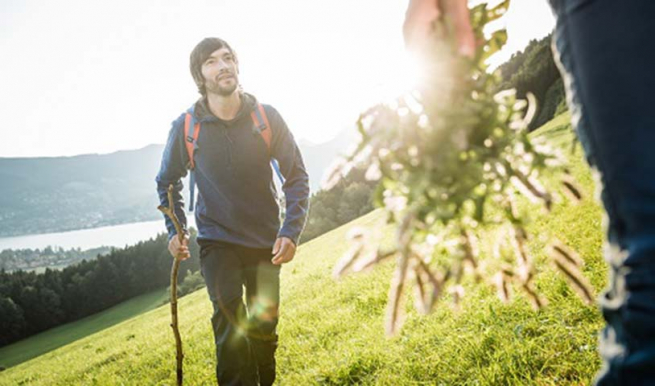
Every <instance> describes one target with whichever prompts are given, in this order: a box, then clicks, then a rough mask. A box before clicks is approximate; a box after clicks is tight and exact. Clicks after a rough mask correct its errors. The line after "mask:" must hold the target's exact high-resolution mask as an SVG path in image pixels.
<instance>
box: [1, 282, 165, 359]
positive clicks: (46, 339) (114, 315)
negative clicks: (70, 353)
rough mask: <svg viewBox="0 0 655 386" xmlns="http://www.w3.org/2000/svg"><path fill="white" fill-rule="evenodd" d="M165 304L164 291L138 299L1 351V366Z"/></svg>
mask: <svg viewBox="0 0 655 386" xmlns="http://www.w3.org/2000/svg"><path fill="white" fill-rule="evenodd" d="M167 301H168V292H167V291H166V290H165V289H162V290H158V291H154V292H151V293H148V294H145V295H141V296H137V297H135V298H133V299H130V300H128V301H125V302H123V303H121V304H119V305H116V306H114V307H111V308H109V309H107V310H105V311H102V312H99V313H97V314H94V315H91V316H88V317H86V318H84V319H80V320H78V321H75V322H72V323H68V324H65V325H63V326H59V327H56V328H53V329H50V330H48V331H45V332H42V333H40V334H37V335H34V336H31V337H29V338H27V339H24V340H21V341H20V342H16V343H14V344H11V345H9V346H5V347H2V348H0V366H4V367H9V366H14V365H16V364H19V363H22V362H25V361H27V360H29V359H32V358H35V357H37V356H39V355H42V354H44V353H47V352H49V351H52V350H54V349H56V348H59V347H61V346H65V345H67V344H69V343H71V342H74V341H76V340H78V339H80V338H84V337H85V336H88V335H91V334H95V333H96V332H98V331H102V330H104V329H106V328H108V327H111V326H113V325H115V324H118V323H120V322H122V321H124V320H127V319H129V318H132V317H134V316H136V315H140V314H142V313H144V312H146V311H149V310H152V309H154V308H157V307H159V306H161V305H162V304H163V303H165V302H167Z"/></svg>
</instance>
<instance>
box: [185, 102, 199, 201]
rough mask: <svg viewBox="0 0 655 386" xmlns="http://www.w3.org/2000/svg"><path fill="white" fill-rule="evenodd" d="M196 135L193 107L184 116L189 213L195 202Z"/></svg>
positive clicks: (197, 123)
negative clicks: (194, 154)
mask: <svg viewBox="0 0 655 386" xmlns="http://www.w3.org/2000/svg"><path fill="white" fill-rule="evenodd" d="M198 135H200V122H196V119H195V118H194V117H193V106H191V108H190V109H189V110H187V112H186V115H185V116H184V144H185V145H186V152H187V155H188V156H189V162H188V163H187V169H189V170H190V173H189V174H190V175H189V179H190V180H189V191H190V192H189V193H190V197H189V211H191V212H193V204H194V200H195V185H196V175H195V174H196V173H195V170H194V169H195V168H196V163H195V161H194V158H193V153H194V151H195V150H196V145H197V143H198Z"/></svg>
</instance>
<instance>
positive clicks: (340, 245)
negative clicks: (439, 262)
mask: <svg viewBox="0 0 655 386" xmlns="http://www.w3.org/2000/svg"><path fill="white" fill-rule="evenodd" d="M566 122H567V118H566V117H563V116H560V117H557V118H556V119H555V120H553V121H552V122H550V123H549V124H548V125H546V127H544V128H542V129H540V131H539V134H540V135H544V136H546V137H548V138H551V141H552V142H556V143H558V145H559V146H561V147H562V148H563V149H569V145H568V144H569V143H570V142H571V139H572V136H571V133H570V129H567V128H568V127H569V125H568V124H567V123H566ZM567 154H569V153H567ZM571 157H572V164H571V169H572V172H573V174H574V176H575V177H576V178H577V179H578V182H579V183H580V185H581V186H582V190H583V191H584V193H585V195H586V196H587V198H588V199H587V200H585V201H583V202H582V203H581V204H579V205H571V204H559V205H557V206H556V207H555V209H554V211H553V213H552V214H550V215H545V214H543V213H541V211H537V210H534V209H536V208H535V207H532V206H531V205H528V204H525V205H524V209H525V210H531V211H533V212H534V221H533V223H532V224H530V225H529V231H530V232H531V234H533V235H536V237H534V238H533V239H532V240H530V241H529V244H528V249H529V251H530V253H531V254H532V255H533V256H534V258H535V260H536V261H537V262H538V267H539V270H540V271H541V274H540V276H539V278H538V279H537V287H538V289H539V290H540V291H541V292H542V293H543V294H544V295H545V296H546V297H547V298H548V299H549V300H550V304H549V306H548V307H547V308H545V309H543V310H541V311H533V310H532V308H531V307H530V305H529V304H528V302H527V301H526V299H525V298H524V297H523V296H522V295H520V294H519V295H518V296H517V297H516V298H515V301H513V302H512V303H510V304H503V303H501V302H500V301H499V300H498V299H497V297H496V294H495V290H494V289H493V288H491V287H490V286H484V285H482V286H478V287H473V284H472V283H467V284H466V286H465V287H466V290H467V296H466V297H465V299H464V301H463V302H462V304H461V306H460V309H459V310H455V309H454V308H453V307H452V306H451V305H450V303H449V301H448V300H449V299H448V296H446V297H445V298H444V299H443V300H442V302H441V303H440V304H439V306H438V308H437V310H436V311H435V312H434V313H433V314H431V315H430V316H427V317H424V316H419V315H417V314H416V312H415V311H413V309H412V308H413V307H412V306H411V299H408V301H407V302H406V308H407V310H408V315H407V319H406V322H405V326H404V328H403V330H402V331H401V333H400V334H399V335H398V336H396V337H393V338H387V337H385V335H384V328H383V318H384V311H385V305H386V301H387V291H388V288H389V279H390V277H391V272H392V269H393V264H389V263H388V264H385V265H382V266H380V267H377V268H376V269H375V270H373V271H372V272H370V273H366V274H360V275H355V276H351V277H347V278H345V279H344V280H342V281H339V282H335V281H334V280H333V279H332V276H331V272H332V269H333V267H334V264H335V262H336V261H337V260H338V259H339V257H340V256H341V255H342V254H343V253H344V252H345V251H346V249H347V248H348V244H347V242H345V234H346V232H347V231H348V229H350V228H351V227H352V226H364V227H370V228H376V229H379V230H380V232H381V235H382V239H383V242H385V243H389V242H391V241H392V239H393V230H392V229H391V228H389V227H387V226H384V216H383V213H382V212H380V211H375V212H373V213H371V214H369V215H367V216H364V217H362V218H360V219H358V220H356V221H354V222H352V223H350V224H348V225H346V226H343V227H340V228H338V229H336V230H334V231H332V232H330V233H328V234H326V235H323V236H321V237H318V238H317V239H315V240H312V241H310V242H308V243H306V244H304V245H303V246H302V247H301V248H300V250H299V253H298V255H297V257H296V259H295V260H294V261H293V262H292V263H290V264H288V265H286V266H285V267H284V269H283V271H282V309H281V319H280V326H279V327H280V328H279V333H280V347H279V350H278V355H277V358H278V364H279V366H278V384H280V385H312V384H321V385H350V384H364V385H369V384H375V385H406V384H444V385H451V384H457V385H468V384H471V385H472V384H476V385H498V384H509V385H525V384H537V385H579V384H589V383H590V382H591V380H592V378H593V376H594V374H595V372H596V371H597V370H598V368H599V366H600V360H599V358H598V354H597V338H596V337H597V331H598V330H599V328H600V327H601V326H602V322H601V318H600V313H599V312H598V310H597V309H596V308H595V307H588V306H585V305H583V304H582V302H581V301H579V300H578V298H577V297H576V296H575V295H574V294H573V293H572V291H571V290H570V289H569V288H568V286H567V285H566V284H565V282H564V280H563V279H562V278H561V277H560V276H559V275H556V274H555V272H554V270H553V268H551V266H550V265H549V264H546V251H545V248H544V246H545V242H546V239H545V236H546V235H548V234H549V235H552V236H554V237H557V238H559V239H560V240H562V241H563V242H565V243H567V244H569V245H570V246H571V247H573V248H574V249H576V250H577V251H578V252H579V253H580V255H581V256H582V257H583V259H584V261H585V262H586V265H585V268H584V271H585V274H586V275H587V277H589V278H590V281H591V282H592V284H593V286H594V287H595V288H596V290H597V291H599V290H600V288H602V287H603V286H604V284H605V266H604V263H603V262H602V258H601V242H602V233H601V212H600V208H599V206H598V205H597V204H596V203H595V202H594V200H592V199H590V197H591V196H592V195H593V194H592V192H593V182H592V179H591V176H590V174H589V172H588V169H587V167H586V165H585V164H584V163H583V162H582V161H581V152H580V151H579V149H578V151H577V152H576V153H575V154H573V155H571ZM551 185H552V184H551ZM492 242H493V235H492V234H483V235H481V240H480V248H481V249H484V248H485V247H488V246H489V245H490V244H491V243H492ZM179 307H180V326H181V330H182V331H181V333H182V338H183V343H184V348H185V353H186V357H185V382H186V384H189V385H205V384H215V381H214V360H215V359H214V349H213V339H212V333H211V328H210V323H209V318H210V316H211V305H210V303H209V301H208V299H207V295H206V293H205V291H204V290H201V291H198V292H196V293H193V294H191V295H189V296H187V297H185V298H183V299H182V301H181V302H180V305H179ZM168 324H169V309H168V307H167V306H163V307H160V308H158V309H156V310H153V311H150V312H147V313H145V314H143V315H140V316H139V317H135V318H133V319H130V320H128V321H125V322H123V323H121V324H119V325H116V326H114V327H111V328H109V329H107V330H104V331H101V332H99V333H96V334H94V335H90V336H88V337H86V338H84V339H81V340H79V341H77V342H74V343H72V344H70V345H68V346H65V347H62V348H60V349H58V350H56V351H53V352H51V353H48V354H46V355H43V356H41V357H38V358H35V359H33V360H31V361H29V362H26V363H23V364H21V365H18V366H16V367H13V368H10V369H8V370H6V371H5V372H3V373H2V375H1V376H0V385H20V384H30V385H70V384H76V385H120V384H124V385H172V384H174V380H175V358H174V356H175V348H174V344H173V337H172V333H171V331H170V327H169V326H168Z"/></svg>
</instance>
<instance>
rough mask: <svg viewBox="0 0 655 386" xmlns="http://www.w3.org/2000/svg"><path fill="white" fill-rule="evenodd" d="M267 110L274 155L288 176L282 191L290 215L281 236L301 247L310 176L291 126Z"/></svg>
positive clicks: (272, 153) (275, 111)
mask: <svg viewBox="0 0 655 386" xmlns="http://www.w3.org/2000/svg"><path fill="white" fill-rule="evenodd" d="M266 107H267V109H266V110H267V111H266V115H267V116H268V117H269V120H270V124H271V130H272V131H273V138H272V140H271V156H272V157H273V158H275V159H276V160H277V162H278V164H279V165H280V172H281V173H282V176H283V177H284V184H283V185H282V191H283V192H284V197H285V200H286V216H285V218H284V224H283V225H282V228H281V229H280V232H279V233H278V237H288V238H289V239H291V240H293V242H294V243H295V244H296V245H298V241H299V239H300V234H301V233H302V231H303V229H304V227H305V221H306V220H307V214H308V212H309V176H308V175H307V171H306V170H305V164H304V163H303V160H302V155H301V154H300V149H299V148H298V145H297V144H296V141H295V140H294V138H293V134H291V131H289V128H288V127H287V124H286V123H285V122H284V120H283V119H282V117H281V116H280V114H279V113H278V112H277V110H275V109H274V108H272V107H270V106H266Z"/></svg>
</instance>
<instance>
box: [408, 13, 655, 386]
mask: <svg viewBox="0 0 655 386" xmlns="http://www.w3.org/2000/svg"><path fill="white" fill-rule="evenodd" d="M550 3H551V6H552V8H553V10H554V12H555V14H556V16H557V26H556V29H555V34H554V38H553V48H554V50H555V51H556V52H555V56H556V59H557V60H558V62H559V63H558V65H559V67H560V70H561V72H562V76H563V77H564V80H565V82H564V83H565V84H566V86H567V95H568V101H569V107H570V110H571V120H572V123H573V125H574V126H575V128H576V130H577V133H578V137H579V138H580V142H581V143H582V145H583V147H584V149H585V153H586V156H587V160H588V162H589V164H590V165H591V166H592V167H594V168H595V169H597V170H598V171H599V172H600V176H601V182H602V185H603V187H602V196H601V197H602V200H603V204H604V206H605V210H606V212H607V215H608V219H609V221H608V222H607V240H608V243H609V248H607V251H606V260H607V262H608V264H609V268H610V280H609V288H608V290H607V291H606V292H605V294H604V295H603V296H602V298H601V299H600V303H601V307H602V311H603V316H604V318H605V321H606V322H607V325H606V327H605V329H604V330H603V332H602V334H601V342H600V352H601V355H602V356H603V360H604V366H603V369H602V371H601V373H600V374H599V376H598V378H597V380H596V383H597V384H598V385H652V384H655V151H653V149H652V147H653V144H655V109H653V102H655V98H653V90H655V72H653V68H655V51H654V50H653V49H651V47H652V37H653V36H655V23H654V22H653V19H654V18H655V2H654V1H652V0H623V1H612V0H551V1H550ZM438 18H447V19H449V21H450V23H451V25H452V26H453V31H454V34H455V36H454V37H455V39H456V40H457V43H458V47H459V52H460V53H461V54H463V55H467V56H471V55H472V54H473V53H474V51H475V46H474V38H473V33H472V30H471V25H470V22H469V17H468V9H467V4H466V0H410V3H409V8H408V9H407V14H406V18H405V26H404V32H405V38H406V41H407V44H408V45H409V46H414V45H415V44H416V43H419V42H420V41H421V40H423V39H424V38H425V37H426V36H427V35H428V34H429V33H430V32H431V29H432V25H433V22H434V21H435V20H437V19H438Z"/></svg>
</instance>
